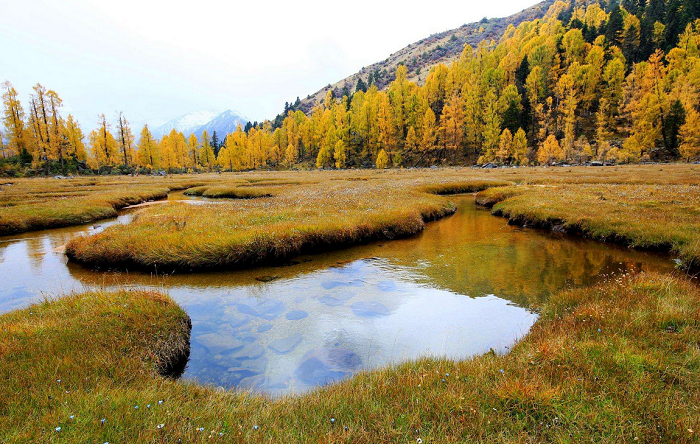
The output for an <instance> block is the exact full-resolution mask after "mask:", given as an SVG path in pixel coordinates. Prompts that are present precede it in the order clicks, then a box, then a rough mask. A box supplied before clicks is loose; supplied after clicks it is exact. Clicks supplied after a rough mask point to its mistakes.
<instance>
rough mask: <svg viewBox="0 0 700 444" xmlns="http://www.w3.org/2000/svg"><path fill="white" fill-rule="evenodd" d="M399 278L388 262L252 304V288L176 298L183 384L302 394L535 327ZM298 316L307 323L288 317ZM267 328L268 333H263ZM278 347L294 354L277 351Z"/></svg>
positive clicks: (516, 313) (285, 289)
mask: <svg viewBox="0 0 700 444" xmlns="http://www.w3.org/2000/svg"><path fill="white" fill-rule="evenodd" d="M394 271H395V270H394V269H393V267H386V264H385V263H382V264H378V263H376V261H366V260H364V261H363V260H360V261H355V262H352V263H350V264H347V265H344V266H342V267H338V268H330V269H327V270H323V271H318V272H315V273H311V274H308V275H304V276H301V277H298V278H292V279H284V280H279V281H274V282H272V283H270V284H268V285H266V286H265V291H264V295H262V296H260V295H257V296H251V295H250V291H249V289H248V288H245V287H242V288H237V289H232V290H230V291H229V290H226V289H219V290H214V291H213V292H212V291H208V292H207V296H206V297H203V296H204V295H202V294H201V292H192V291H191V290H190V289H182V288H181V289H173V290H171V295H172V296H173V297H174V298H175V299H176V300H177V301H178V302H179V303H181V304H183V306H184V307H185V309H186V310H187V311H188V312H189V313H190V315H191V316H193V321H194V322H193V330H192V352H193V358H192V361H191V362H190V364H189V366H188V369H187V372H186V374H185V377H194V378H198V379H200V380H203V381H207V382H212V383H215V384H221V385H225V386H233V385H238V384H243V385H245V386H249V387H252V388H259V389H263V390H272V391H275V390H278V389H280V388H285V389H290V390H293V391H300V390H304V389H306V388H308V386H309V385H313V383H314V382H323V381H327V380H332V379H334V378H337V377H342V376H345V375H347V374H351V373H352V372H353V371H355V370H358V369H360V368H374V367H378V366H383V365H386V364H389V363H397V362H401V361H404V360H407V359H415V358H417V357H421V356H447V357H450V358H464V357H467V356H470V355H473V354H476V353H481V352H485V351H488V350H489V349H490V348H494V349H495V350H497V351H504V350H505V348H506V347H507V346H508V345H511V344H512V343H513V342H514V340H515V339H516V338H517V337H519V336H521V335H522V334H524V333H525V332H527V330H528V329H529V328H530V326H531V325H532V323H533V322H534V321H535V319H536V315H534V314H533V313H531V312H530V311H528V310H526V309H524V308H521V307H517V306H515V305H513V304H511V303H509V302H508V301H505V300H503V299H500V298H497V297H495V296H490V297H485V298H476V299H474V298H469V297H465V296H462V295H457V294H454V293H451V292H448V291H444V290H439V289H433V288H430V287H427V286H424V285H419V284H415V283H413V282H411V281H410V280H404V279H403V278H402V276H401V275H402V274H403V273H401V272H399V273H395V272H394ZM256 293H257V292H256ZM329 301H333V302H332V303H329ZM295 312H306V313H308V316H306V317H303V318H302V319H299V320H293V319H292V320H290V319H288V318H287V316H285V314H289V313H295ZM292 318H294V316H293V317H292ZM262 326H265V327H266V328H269V327H268V326H271V328H269V330H266V328H263V330H266V331H263V332H262V333H261V332H260V327H262ZM295 335H300V336H301V341H300V342H298V343H297V340H296V339H297V338H296V337H295ZM287 339H289V344H285V343H284V340H287ZM272 341H278V342H280V341H281V343H282V344H283V345H285V346H289V348H291V350H287V349H284V350H283V352H282V353H280V352H276V351H273V350H271V349H270V347H269V346H270V343H271V342H272ZM258 346H261V347H262V348H261V349H260V348H259V347H258ZM260 350H263V351H264V352H263V353H260V354H259V353H258V352H259V351H260ZM251 354H252V355H253V356H251ZM339 361H340V362H339ZM221 375H223V377H222V376H221Z"/></svg>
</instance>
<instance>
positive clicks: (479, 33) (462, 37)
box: [295, 0, 555, 114]
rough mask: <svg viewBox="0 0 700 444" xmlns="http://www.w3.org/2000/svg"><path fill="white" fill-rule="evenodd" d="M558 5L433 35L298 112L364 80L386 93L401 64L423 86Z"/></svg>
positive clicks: (546, 1)
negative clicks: (433, 73)
mask: <svg viewBox="0 0 700 444" xmlns="http://www.w3.org/2000/svg"><path fill="white" fill-rule="evenodd" d="M554 3H555V0H543V1H541V2H539V3H537V4H535V5H533V6H530V7H528V8H525V9H523V10H522V11H520V12H517V13H515V14H512V15H510V16H507V17H499V18H491V19H487V18H484V19H482V20H480V21H478V22H473V23H466V24H464V25H462V26H460V27H458V28H454V29H450V30H447V31H443V32H440V33H436V34H432V35H430V36H429V37H426V38H424V39H421V40H419V41H417V42H414V43H411V44H409V45H408V46H406V47H404V48H402V49H400V50H398V51H396V52H394V53H392V54H391V55H390V56H389V57H387V58H386V59H384V60H382V61H379V62H375V63H373V64H372V65H369V66H366V67H363V68H362V69H360V71H358V72H356V73H354V74H352V75H350V76H348V77H346V78H344V79H341V80H339V81H337V82H335V83H333V84H329V85H327V86H325V87H323V88H321V89H320V90H318V91H316V92H315V93H313V94H309V95H308V96H307V97H306V98H304V99H302V100H301V101H300V102H299V103H298V104H297V105H296V106H295V108H296V109H301V110H302V111H304V112H305V113H307V114H308V113H309V112H310V111H311V110H312V109H313V107H314V106H316V105H317V104H319V103H323V101H324V99H325V96H326V93H327V92H328V91H329V90H333V92H334V94H335V97H342V96H343V91H345V90H346V91H347V92H349V93H353V92H354V91H355V88H356V86H357V82H358V80H359V79H360V78H361V79H362V80H363V82H365V84H367V85H369V83H371V82H369V77H370V76H372V77H373V78H374V84H376V85H377V87H378V89H379V90H380V91H381V90H384V89H385V88H386V87H388V85H389V84H390V83H391V82H392V81H393V80H394V78H395V73H396V68H397V67H398V66H399V65H400V64H404V65H406V67H407V68H408V80H410V81H413V82H415V83H417V84H418V85H422V84H423V83H425V79H426V77H427V76H428V74H429V73H430V70H431V69H432V68H433V67H434V66H436V65H438V64H439V63H444V64H447V65H449V64H450V63H451V62H452V61H453V60H455V59H456V58H457V57H459V55H460V54H461V53H462V49H463V48H464V45H465V44H469V45H471V46H473V47H476V46H477V45H478V44H479V43H480V42H482V41H489V40H496V41H497V40H498V39H500V37H501V36H502V35H503V32H504V31H505V30H506V28H507V27H508V26H509V25H511V24H512V25H513V26H518V25H519V24H520V23H522V22H524V21H528V20H534V19H537V18H541V17H543V16H544V14H545V13H546V12H547V10H548V9H549V7H550V6H551V5H552V4H554ZM377 74H378V76H377Z"/></svg>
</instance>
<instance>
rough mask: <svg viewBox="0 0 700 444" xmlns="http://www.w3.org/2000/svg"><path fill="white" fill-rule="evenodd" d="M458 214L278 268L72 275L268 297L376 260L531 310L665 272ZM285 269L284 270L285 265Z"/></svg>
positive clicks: (74, 269) (468, 204)
mask: <svg viewBox="0 0 700 444" xmlns="http://www.w3.org/2000/svg"><path fill="white" fill-rule="evenodd" d="M451 200H453V201H455V202H456V203H458V206H459V211H458V213H457V214H456V215H454V216H451V217H448V218H446V219H443V220H440V221H437V222H431V223H429V224H428V226H427V227H426V230H425V231H424V232H423V233H421V234H419V235H417V236H413V237H411V238H409V239H402V240H395V241H390V242H389V241H387V242H382V243H375V244H369V245H363V246H357V247H352V248H348V249H344V250H337V251H331V252H327V253H322V254H317V255H313V256H310V257H307V258H302V259H301V260H295V261H294V263H293V265H291V266H276V267H267V268H256V269H250V270H238V271H231V272H213V273H194V274H178V275H172V276H155V275H153V274H144V273H128V274H126V273H112V274H109V275H106V274H105V273H103V272H96V271H91V270H87V269H85V268H83V267H81V266H78V265H75V264H72V263H69V264H68V269H69V271H70V273H71V275H72V276H73V277H74V278H76V279H78V280H80V281H81V282H84V283H87V284H99V285H104V284H107V285H125V284H131V285H147V286H153V285H155V286H159V287H163V288H165V289H166V290H167V289H168V288H174V287H175V288H177V287H190V288H209V287H218V288H226V287H228V288H240V287H246V291H247V292H248V294H249V295H251V296H258V297H259V296H263V295H266V294H267V292H268V291H269V289H270V286H271V285H274V284H275V283H278V281H277V280H273V281H272V282H269V283H265V282H260V281H259V280H257V279H256V278H261V277H264V276H277V277H278V278H279V279H289V278H296V277H299V276H303V275H306V274H309V273H313V272H317V271H319V270H325V269H328V268H330V267H335V266H339V265H341V264H344V263H348V262H352V261H354V260H359V259H367V258H379V259H382V260H386V261H388V262H389V263H391V264H393V265H395V266H396V265H398V266H401V268H402V270H403V272H402V273H401V278H406V279H411V280H414V281H416V282H419V283H422V284H425V285H429V286H431V287H435V288H441V289H445V290H449V291H452V292H455V293H458V294H464V295H469V296H474V297H477V296H482V295H486V294H495V295H497V296H499V297H502V298H505V299H509V300H512V301H514V302H516V303H518V304H522V305H529V304H531V303H533V302H537V301H540V300H542V299H543V298H546V297H547V295H548V294H550V293H552V292H554V291H556V290H558V289H561V288H563V287H566V286H581V285H590V284H592V283H593V282H595V281H596V280H598V279H600V278H601V277H603V276H605V275H609V274H611V273H615V272H619V271H630V270H640V269H668V268H669V267H670V265H669V263H668V261H667V260H666V259H664V258H663V257H662V256H657V255H653V254H644V253H641V252H638V251H632V250H628V249H624V248H618V247H615V246H610V245H606V244H601V243H597V242H592V241H587V240H584V239H579V238H575V237H571V236H564V235H559V234H556V233H550V232H546V231H538V230H523V229H521V228H518V227H513V226H509V225H507V223H506V221H505V219H502V218H499V217H494V216H491V215H490V214H489V213H488V212H487V211H483V210H480V209H476V208H475V207H474V203H473V197H471V196H467V197H458V198H452V199H451ZM288 265H289V264H288Z"/></svg>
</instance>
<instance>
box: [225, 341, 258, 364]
mask: <svg viewBox="0 0 700 444" xmlns="http://www.w3.org/2000/svg"><path fill="white" fill-rule="evenodd" d="M264 353H265V349H264V348H263V346H262V345H260V344H258V343H257V342H256V343H253V344H248V345H246V346H245V347H243V348H242V349H240V350H237V351H234V352H233V353H231V354H230V356H231V357H232V358H234V359H240V360H246V359H256V358H259V357H260V356H262V355H263V354H264Z"/></svg>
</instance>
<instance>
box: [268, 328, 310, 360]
mask: <svg viewBox="0 0 700 444" xmlns="http://www.w3.org/2000/svg"><path fill="white" fill-rule="evenodd" d="M302 339H303V337H302V336H301V334H299V333H293V334H291V335H289V336H287V337H286V338H279V339H275V340H272V341H270V343H269V344H268V345H267V346H268V348H270V349H271V350H274V351H276V352H277V353H279V354H282V355H283V354H286V353H289V352H291V351H292V350H294V349H295V348H297V345H299V344H300V343H301V340H302Z"/></svg>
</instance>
